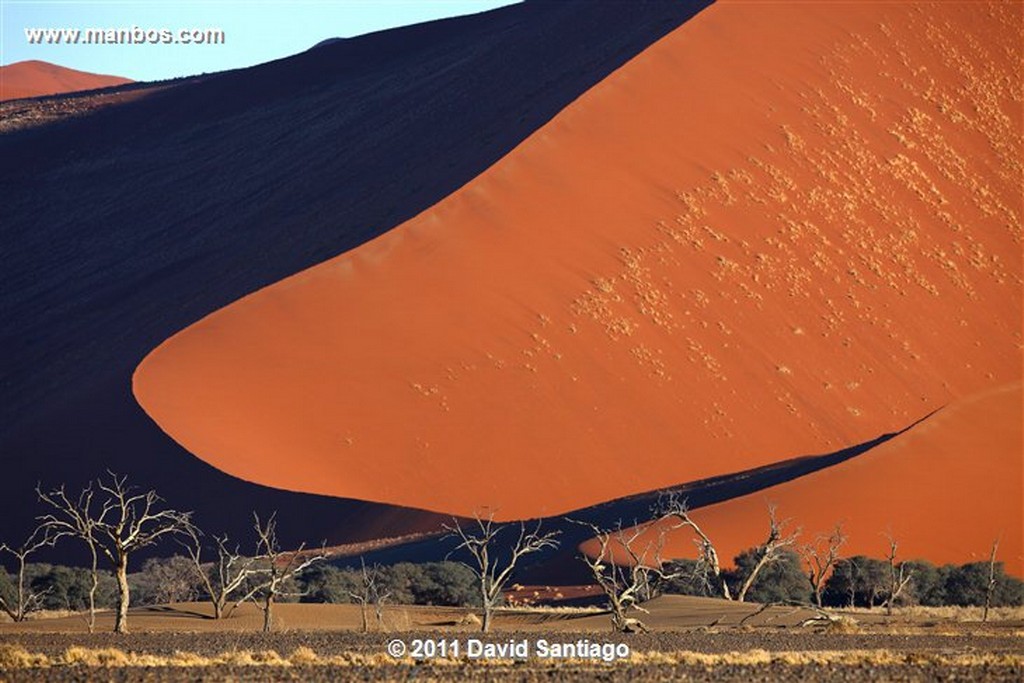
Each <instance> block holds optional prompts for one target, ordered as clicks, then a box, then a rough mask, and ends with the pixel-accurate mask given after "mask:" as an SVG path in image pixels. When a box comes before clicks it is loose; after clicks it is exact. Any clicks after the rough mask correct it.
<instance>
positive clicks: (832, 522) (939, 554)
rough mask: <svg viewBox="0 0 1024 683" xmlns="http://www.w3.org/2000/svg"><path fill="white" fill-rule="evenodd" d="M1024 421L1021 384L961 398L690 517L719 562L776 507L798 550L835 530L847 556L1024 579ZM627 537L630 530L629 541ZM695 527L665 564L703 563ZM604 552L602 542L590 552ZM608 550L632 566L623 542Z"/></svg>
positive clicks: (655, 534) (669, 543)
mask: <svg viewBox="0 0 1024 683" xmlns="http://www.w3.org/2000/svg"><path fill="white" fill-rule="evenodd" d="M1022 414H1024V403H1022V394H1021V385H1020V383H1019V382H1018V383H1015V384H1012V385H1009V386H1004V387H998V388H996V389H991V390H989V391H987V392H984V393H982V394H980V395H978V396H972V397H970V398H967V399H963V400H961V401H957V402H956V403H954V404H952V405H951V406H949V407H947V408H944V409H943V410H942V411H940V412H939V413H937V414H936V415H935V416H933V417H931V418H929V419H928V420H926V421H925V422H923V423H921V424H919V425H917V426H916V427H914V428H913V429H911V430H910V431H908V432H906V433H905V434H901V435H900V436H897V437H896V438H895V439H893V440H892V441H889V442H887V443H885V444H883V445H881V446H879V447H877V448H875V449H873V450H871V451H868V452H867V453H866V454H864V455H862V456H859V457H857V458H854V459H853V460H848V461H847V462H845V463H842V464H839V465H836V466H834V467H830V468H827V469H824V470H821V471H820V472H816V473H814V474H811V475H808V476H806V477H802V478H800V479H796V480H793V481H791V482H787V483H785V484H781V485H779V486H775V487H772V488H769V489H767V490H764V491H760V492H758V493H755V494H752V495H749V496H744V497H742V498H736V499H733V500H729V501H726V502H724V503H719V504H717V505H713V506H711V507H708V508H702V509H700V510H695V511H693V512H692V513H691V517H692V519H693V520H694V521H695V522H696V523H697V524H698V525H700V527H701V528H702V529H703V531H704V532H705V533H706V534H707V535H708V536H709V537H710V538H711V540H712V542H713V543H714V544H715V546H716V550H717V551H718V554H719V556H720V557H721V558H722V560H723V562H726V563H731V560H732V558H734V557H735V556H736V555H737V554H738V553H739V552H740V551H742V550H744V549H746V548H751V547H754V546H757V545H759V544H761V543H763V542H764V540H765V538H766V537H767V535H768V511H767V506H768V504H774V505H775V506H776V517H777V519H779V520H788V524H787V533H791V532H797V531H798V532H799V536H798V538H797V542H796V544H795V545H794V546H793V548H794V549H799V547H801V546H804V545H808V544H810V545H815V544H817V545H818V546H819V547H821V548H826V547H827V544H826V543H825V541H823V540H820V537H827V536H828V535H829V534H830V532H831V531H832V530H833V529H834V528H835V527H836V525H837V524H839V525H841V526H842V529H843V533H844V535H845V536H846V537H847V541H846V543H845V545H844V546H843V547H842V550H841V552H842V554H843V555H844V556H846V557H851V556H853V555H867V556H870V557H878V558H881V557H885V556H886V553H887V552H888V551H889V539H890V538H891V539H893V540H895V541H896V542H897V543H898V557H897V559H902V560H910V559H918V558H925V559H927V560H929V561H931V562H935V563H944V562H952V563H957V564H960V563H964V562H981V561H987V560H988V557H989V552H990V550H991V546H992V543H993V542H994V541H998V543H999V549H998V554H997V557H996V559H997V560H999V561H1000V562H1003V563H1004V564H1005V566H1006V569H1007V570H1008V571H1009V572H1011V573H1013V574H1015V575H1016V576H1021V575H1024V532H1022V530H1024V506H1022V505H1021V501H1024V459H1022V457H1021V444H1022V442H1024V432H1022V426H1021V415H1022ZM675 525H676V522H666V523H665V524H663V525H654V526H652V527H649V528H648V530H647V532H646V533H645V534H644V535H643V536H641V537H640V538H639V539H638V541H637V542H636V544H635V547H636V549H640V550H643V549H648V548H650V551H649V552H650V553H651V554H652V555H653V553H654V549H655V548H657V547H658V546H659V545H660V544H659V543H658V539H659V538H660V537H661V535H662V533H663V530H665V529H669V528H671V527H673V526H675ZM629 537H631V534H627V535H626V536H624V538H629ZM694 538H695V536H693V534H692V532H690V531H689V530H688V529H680V530H673V531H670V532H669V533H668V535H667V536H666V542H665V543H664V550H663V551H662V555H663V557H664V558H670V557H682V558H691V559H695V558H696V555H697V551H696V548H695V546H694V544H693V540H694ZM583 549H584V551H585V552H587V553H588V554H591V555H593V554H595V553H596V552H597V551H598V546H597V545H596V541H589V542H587V543H586V544H584V545H583ZM611 552H612V553H613V554H614V556H615V557H616V558H617V559H624V558H625V555H624V554H623V552H622V549H621V547H619V548H616V547H615V544H614V543H613V544H612V546H611Z"/></svg>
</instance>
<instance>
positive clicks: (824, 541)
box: [800, 522, 846, 609]
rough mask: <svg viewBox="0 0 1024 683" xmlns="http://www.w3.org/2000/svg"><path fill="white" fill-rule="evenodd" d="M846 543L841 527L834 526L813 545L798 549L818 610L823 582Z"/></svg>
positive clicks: (823, 589) (838, 525) (823, 586)
mask: <svg viewBox="0 0 1024 683" xmlns="http://www.w3.org/2000/svg"><path fill="white" fill-rule="evenodd" d="M845 543H846V534H845V533H844V532H843V525H842V523H841V522H840V523H839V524H836V526H835V528H834V529H833V530H832V533H831V534H829V535H828V536H825V535H824V534H822V535H820V536H818V537H817V538H816V539H815V540H814V543H808V544H807V545H805V546H803V547H801V548H800V556H801V557H802V558H803V560H804V563H805V564H806V565H807V580H808V581H810V583H811V590H813V591H814V602H815V604H817V605H818V608H819V609H820V608H821V607H822V604H821V594H822V593H823V592H824V591H825V581H826V580H827V579H828V577H829V575H830V574H831V573H832V569H833V568H834V567H835V566H836V562H838V561H839V549H840V548H842V547H843V545H844V544H845Z"/></svg>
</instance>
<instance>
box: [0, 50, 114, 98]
mask: <svg viewBox="0 0 1024 683" xmlns="http://www.w3.org/2000/svg"><path fill="white" fill-rule="evenodd" d="M132 82H133V81H132V80H131V79H129V78H121V77H120V76H105V75H103V74H92V73H88V72H86V71H76V70H75V69H68V68H66V67H63V66H58V65H56V64H50V63H49V62H41V61H39V60H36V59H31V60H28V61H24V62H15V63H14V64H8V65H7V66H0V102H2V101H4V100H17V99H21V98H22V97H39V96H40V95H56V94H58V93H65V92H75V91H78V90H93V89H95V88H106V87H108V86H111V85H123V84H124V83H132Z"/></svg>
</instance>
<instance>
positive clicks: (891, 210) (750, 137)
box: [134, 2, 1024, 553]
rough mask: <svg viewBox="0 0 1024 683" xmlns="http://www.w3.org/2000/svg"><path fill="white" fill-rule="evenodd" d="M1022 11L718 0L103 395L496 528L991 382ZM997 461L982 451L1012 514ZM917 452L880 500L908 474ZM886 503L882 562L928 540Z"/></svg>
mask: <svg viewBox="0 0 1024 683" xmlns="http://www.w3.org/2000/svg"><path fill="white" fill-rule="evenodd" d="M1020 19H1021V6H1020V5H1016V4H999V3H996V4H992V5H985V6H979V5H976V4H955V3H936V4H935V5H928V6H925V5H923V4H921V3H906V4H904V3H886V4H881V3H842V4H833V3H829V4H808V3H795V2H794V3H787V2H782V3H747V2H735V3H732V2H723V3H718V4H716V5H714V6H712V7H710V8H709V9H707V10H705V11H704V12H702V13H701V14H699V15H698V16H697V17H695V18H694V19H692V20H691V21H689V22H687V23H685V24H684V25H682V26H681V27H680V28H678V29H676V30H675V31H674V32H673V33H671V34H670V35H668V36H667V37H666V38H664V39H662V40H661V41H659V42H658V43H656V44H654V45H653V46H652V47H650V48H649V49H647V50H646V51H644V52H643V53H641V54H640V55H639V56H638V57H636V58H634V59H633V60H632V61H631V62H629V63H628V64H626V65H625V66H624V67H622V68H621V69H619V70H618V71H617V72H615V73H613V74H612V75H611V76H609V77H608V78H606V79H605V80H604V81H602V82H601V83H600V84H598V85H597V86H595V87H594V88H592V89H591V90H590V91H588V92H587V93H586V94H584V95H583V96H582V97H580V98H579V99H578V100H577V101H575V102H574V103H573V104H571V105H570V106H569V107H567V108H566V109H565V110H564V111H562V112H561V114H559V115H558V116H557V117H556V118H555V119H554V120H552V121H551V122H550V123H549V124H547V125H546V126H544V127H543V128H541V129H540V130H538V131H537V132H536V133H534V134H533V135H532V136H530V137H529V138H528V139H527V140H526V141H525V142H523V143H522V144H520V145H519V146H518V147H517V148H516V149H514V150H513V151H512V152H511V153H509V154H508V155H507V156H506V157H504V158H503V159H501V161H499V162H498V163H496V164H495V165H494V166H493V167H491V168H490V169H488V170H487V171H486V172H484V173H483V174H481V175H480V176H479V177H477V178H476V179H475V180H473V181H472V182H470V183H469V184H468V185H466V186H465V187H463V188H462V189H460V190H458V191H457V192H455V193H454V194H452V195H451V196H449V197H448V198H446V199H445V200H443V201H441V202H440V203H439V204H437V205H435V206H434V207H433V208H431V209H429V210H427V211H425V212H423V213H422V214H420V215H419V216H417V217H416V218H414V219H412V220H410V221H408V222H406V223H404V224H402V225H400V226H399V227H397V228H395V229H394V230H393V231H391V232H389V233H387V234H385V235H383V236H382V237H379V238H377V239H375V240H374V241H372V242H369V243H367V244H365V245H363V246H361V247H359V248H357V249H355V250H353V251H351V252H348V253H346V254H343V255H341V256H339V257H337V258H334V259H331V260H329V261H326V262H324V263H322V264H320V265H318V266H315V267H313V268H310V269H309V270H306V271H303V272H301V273H299V274H297V275H294V276H293V277H290V278H287V279H285V280H283V281H281V282H279V283H277V284H275V285H272V286H270V287H267V288H265V289H263V290H261V291H258V292H256V293H254V294H252V295H250V296H248V297H245V298H244V299H241V300H239V301H237V302H236V303H234V304H232V305H230V306H228V307H226V308H224V309H222V310H220V311H217V312H216V313H214V314H212V315H210V316H208V317H206V318H204V319H203V320H201V321H199V322H198V323H196V324H194V325H192V326H191V327H189V328H187V329H185V330H183V331H182V332H180V333H179V334H177V335H175V336H173V337H172V338H170V339H169V340H167V341H166V342H164V343H163V344H162V345H160V346H159V347H158V348H157V349H156V350H154V351H153V352H152V353H151V354H150V355H149V356H148V357H147V358H146V359H145V360H144V361H143V362H142V364H141V365H140V366H139V367H138V369H137V371H136V374H135V378H134V390H135V395H136V397H137V398H138V400H139V402H140V403H141V405H142V406H143V407H144V408H145V410H146V411H147V412H148V413H149V414H150V415H151V416H152V417H153V418H154V420H156V422H157V423H158V424H159V425H160V426H161V427H162V428H163V429H164V430H166V431H167V432H168V434H170V435H171V436H172V437H173V438H174V439H176V440H177V441H178V442H179V443H181V444H182V445H183V446H185V447H186V448H187V449H189V450H190V451H191V452H193V453H195V454H197V455H198V456H199V457H201V458H202V459H204V460H205V461H207V462H209V463H210V464H212V465H214V466H216V467H218V468H219V469H222V470H224V471H225V472H228V473H231V474H234V475H236V476H238V477H241V478H244V479H247V480H251V481H256V482H260V483H264V484H268V485H272V486H276V487H281V488H285V489H290V490H297V491H307V492H316V493H323V494H330V495H337V496H346V497H352V498H359V499H366V500H373V501H386V502H389V503H394V504H400V505H408V506H415V507H421V508H425V509H429V510H435V511H442V512H449V513H458V514H472V513H473V512H474V511H476V510H479V509H481V508H483V507H489V508H492V509H496V510H497V511H498V515H499V516H500V517H501V518H503V519H510V518H521V517H531V516H539V515H551V514H556V513H560V512H564V511H566V510H570V509H574V508H578V507H583V506H586V505H590V504H593V503H597V502H600V501H605V500H609V499H612V498H616V497H619V496H623V495H627V494H631V493H635V492H640V491H647V490H651V489H655V488H659V487H664V486H669V485H673V484H678V483H682V482H687V481H693V480H696V479H701V478H705V477H710V476H715V475H721V474H726V473H730V472H735V471H738V470H742V469H746V468H753V467H758V466H761V465H767V464H770V463H772V462H776V461H779V460H783V459H785V458H790V457H794V456H798V455H804V454H809V453H825V452H830V451H836V450H839V449H840V448H843V447H844V446H848V445H851V444H856V443H859V442H863V441H866V440H868V439H871V438H874V437H876V436H878V435H879V434H881V433H884V432H891V431H895V430H898V429H901V428H903V427H905V426H907V425H908V424H910V423H912V422H913V421H915V420H917V419H918V418H920V417H922V416H924V415H925V414H927V413H928V412H930V411H932V410H935V409H937V408H940V407H941V406H943V405H946V404H949V403H951V402H954V401H957V400H958V399H962V398H964V397H969V396H972V395H975V394H978V393H980V392H985V391H988V390H990V389H991V388H993V387H997V386H1000V385H1005V384H1007V383H1009V382H1014V381H1018V380H1019V379H1020V377H1021V283H1022V280H1021V268H1020V266H1021V260H1020V255H1021V218H1020V217H1021V213H1022V209H1024V207H1022V202H1021V196H1020V186H1021V179H1022V177H1021V164H1020V159H1021V158H1022V151H1024V150H1022V145H1021V130H1020V126H1019V122H1020V120H1021V100H1020V85H1021V76H1020V71H1019V64H1020V57H1021V45H1020V41H1019V26H1020ZM383 163H393V164H401V163H402V160H401V159H398V158H396V159H391V160H383ZM271 256H272V255H271ZM1000 405H1002V404H1000ZM936 419H939V418H936ZM918 429H926V428H925V427H923V426H922V427H920V428H918ZM953 431H957V430H956V429H954V430H953ZM981 431H983V430H976V429H970V430H964V431H962V432H959V431H958V434H960V436H958V437H951V441H950V443H959V444H961V445H963V446H964V447H966V446H967V445H968V444H969V443H973V442H974V440H975V439H981V438H985V435H984V434H982V433H981ZM916 432H917V430H915V432H912V434H914V433H916ZM911 438H912V437H911V435H907V436H905V437H901V441H900V443H908V439H911ZM915 438H916V437H915ZM1000 443H1004V442H1002V441H1000ZM1019 446H1020V444H1019V443H1018V448H1017V450H1016V451H1014V450H1013V449H1012V448H1010V449H1009V450H1008V451H1006V452H1001V454H999V455H997V454H986V456H985V457H991V458H994V460H992V461H991V462H992V464H993V466H998V467H999V468H1000V469H998V470H997V471H996V473H995V475H994V476H995V477H996V478H1004V477H1005V478H1006V479H1011V478H1013V477H1015V479H1014V481H1016V482H1017V484H1018V489H1017V491H1018V495H1017V499H1016V500H1017V502H1020V496H1019V483H1020V469H1019V458H1020V453H1021V451H1020V449H1019ZM898 447H899V446H898V444H896V443H894V444H893V445H892V446H891V447H889V448H898ZM908 448H909V447H908ZM885 452H888V451H885ZM885 452H883V451H881V450H880V451H879V453H878V454H875V455H871V456H870V457H872V458H876V459H881V458H884V457H886V456H885V454H884V453H885ZM929 453H930V451H926V450H920V451H914V460H913V467H911V466H910V465H907V466H906V467H907V469H906V470H904V469H903V468H902V467H901V468H900V478H895V479H894V480H893V481H894V482H904V483H903V484H902V485H905V486H911V485H912V482H913V481H914V480H913V479H912V478H910V474H911V472H910V470H911V469H914V468H920V469H924V470H925V472H924V473H922V479H921V480H920V481H922V482H925V485H926V486H938V485H940V483H941V482H940V481H936V478H938V477H939V474H938V472H939V471H940V469H939V468H938V467H934V468H933V467H932V466H931V465H930V464H929V461H928V458H929V457H931V456H930V455H929ZM1014 455H1016V458H1017V460H1016V461H1015V460H1014ZM936 457H937V456H936ZM944 457H945V456H944ZM864 462H865V463H867V464H864V465H860V464H859V461H851V462H850V463H847V464H845V465H843V467H845V468H847V469H849V468H854V470H852V471H856V472H859V471H860V470H859V469H858V468H867V467H869V464H870V463H871V462H873V461H872V460H865V461H864ZM944 462H945V461H944ZM986 462H988V461H986ZM1015 462H1016V464H1017V465H1018V467H1017V469H1012V468H1013V466H1014V463H1015ZM842 471H844V470H840V469H838V468H837V469H836V472H837V474H830V473H828V472H825V473H821V474H816V475H813V476H815V477H826V478H827V480H828V481H829V482H831V484H830V485H833V484H834V485H835V486H836V487H839V486H845V485H846V484H845V483H844V480H843V479H842V478H841V475H840V474H838V473H839V472H842ZM954 471H957V472H958V471H959V470H954ZM879 476H882V475H879ZM807 481H811V479H810V478H808V479H807ZM972 481H973V480H972ZM1000 485H1008V484H1006V482H1001V483H1000ZM872 486H874V488H871V487H872ZM865 487H867V488H865ZM872 490H887V489H879V486H878V485H874V483H873V482H872V481H871V480H870V478H863V477H854V478H853V479H851V480H850V490H849V491H844V490H843V489H839V490H831V489H828V490H827V491H826V490H824V489H823V490H822V491H823V493H822V495H828V494H829V493H831V494H832V495H834V496H836V497H837V498H838V497H839V496H840V495H849V496H853V497H857V496H864V497H865V498H864V499H865V500H870V499H871V498H870V497H871V496H872V495H875V494H873V493H871V491H872ZM962 490H967V489H965V488H963V487H960V482H953V483H951V485H950V488H949V492H950V494H951V495H952V493H953V492H954V491H962ZM970 490H971V491H974V490H975V489H970ZM970 495H971V497H968V498H963V499H959V500H958V501H957V503H956V504H959V505H961V506H963V507H965V508H971V507H972V506H974V505H975V504H977V503H978V502H979V500H978V498H977V497H976V496H975V493H971V494H970ZM978 495H981V494H980V493H979V494H978ZM757 500H758V501H760V498H757ZM922 500H925V502H926V503H927V504H928V505H935V506H941V505H943V504H946V503H949V502H950V501H949V500H948V498H944V497H942V496H929V497H926V498H925V499H922ZM783 508H784V512H786V513H787V514H795V513H796V512H797V510H793V511H792V512H790V511H787V510H785V506H783ZM981 509H988V508H981ZM999 509H1000V510H1002V508H999ZM900 510H901V512H902V513H904V514H902V517H901V519H902V520H903V522H901V520H900V518H897V519H893V520H892V524H893V527H894V531H896V532H899V531H901V530H906V534H907V546H906V549H907V551H908V552H919V551H920V552H924V551H925V550H926V548H925V546H924V545H922V544H921V543H919V542H918V540H911V539H922V542H923V540H924V539H935V538H938V537H939V536H938V535H939V534H941V533H944V532H940V531H936V530H931V529H930V528H922V527H921V526H920V525H921V524H924V525H926V526H927V525H928V524H930V521H929V520H930V519H931V518H930V517H929V512H931V513H936V512H938V511H939V510H938V509H924V510H921V511H920V514H919V515H918V514H916V513H915V515H914V516H908V514H909V511H905V510H904V509H903V508H900ZM836 512H837V514H841V511H840V510H836ZM816 519H817V518H816ZM864 519H865V520H867V521H865V522H864V525H865V527H864V530H863V531H860V534H862V535H861V536H860V537H859V539H858V543H864V544H865V550H866V549H867V544H868V531H867V530H866V528H867V526H869V524H870V523H874V522H879V521H883V520H882V519H881V518H875V517H871V518H870V519H869V518H867V517H865V518H864ZM972 519H973V517H972ZM760 521H761V517H760V515H759V516H758V517H757V518H756V520H754V521H752V524H755V526H756V524H757V523H758V522H760ZM901 523H905V524H907V526H906V527H900V524H901ZM858 524H860V522H858ZM993 524H996V522H993ZM999 524H1002V525H1003V526H1002V527H1001V528H1005V529H1006V535H1007V538H1008V537H1009V536H1010V535H1011V534H1012V533H1016V534H1017V536H1018V540H1019V536H1020V533H1021V526H1020V517H1019V515H1018V516H1017V517H1014V518H1008V519H1006V520H1002V521H1000V522H999ZM911 527H912V528H911ZM994 528H995V527H990V526H985V527H984V528H981V527H976V528H974V529H973V530H967V532H969V533H970V534H972V535H971V536H970V538H969V539H968V538H964V539H961V540H962V541H963V542H964V543H966V542H967V541H968V540H969V541H970V542H971V543H972V545H971V547H972V548H973V547H975V546H977V547H978V551H979V552H981V551H983V550H984V549H985V543H987V542H988V539H989V537H990V536H991V533H992V531H993V529H994ZM858 529H861V527H859V526H858ZM872 533H874V532H872ZM918 534H920V535H919V536H918ZM744 538H745V536H744ZM873 538H874V537H872V539H873ZM738 539H739V537H737V540H738ZM959 542H960V541H958V543H959ZM1018 547H1019V544H1018ZM937 552H940V553H943V552H944V551H942V550H938V551H937Z"/></svg>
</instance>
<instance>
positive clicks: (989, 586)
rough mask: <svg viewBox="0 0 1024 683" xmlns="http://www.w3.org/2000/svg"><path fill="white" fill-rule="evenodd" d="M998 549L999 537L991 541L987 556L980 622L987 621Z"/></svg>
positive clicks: (994, 588)
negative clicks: (990, 549) (985, 582)
mask: <svg viewBox="0 0 1024 683" xmlns="http://www.w3.org/2000/svg"><path fill="white" fill-rule="evenodd" d="M998 551H999V539H998V538H996V540H994V541H992V552H991V553H990V554H989V556H988V584H987V585H986V586H985V611H984V612H982V614H981V620H982V622H987V621H988V611H989V609H991V608H992V596H993V594H994V593H995V592H996V553H997V552H998Z"/></svg>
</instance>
